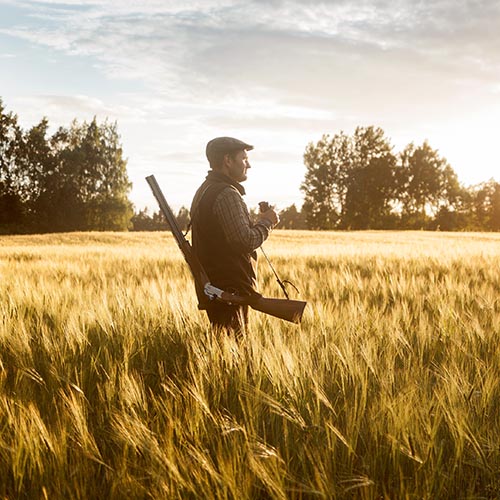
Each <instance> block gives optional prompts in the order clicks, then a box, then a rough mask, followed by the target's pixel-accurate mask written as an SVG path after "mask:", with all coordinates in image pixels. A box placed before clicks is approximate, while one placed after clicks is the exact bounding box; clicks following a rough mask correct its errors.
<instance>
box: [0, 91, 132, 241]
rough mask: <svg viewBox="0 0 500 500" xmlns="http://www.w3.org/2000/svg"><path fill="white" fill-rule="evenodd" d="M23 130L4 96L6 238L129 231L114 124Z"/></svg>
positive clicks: (1, 189)
mask: <svg viewBox="0 0 500 500" xmlns="http://www.w3.org/2000/svg"><path fill="white" fill-rule="evenodd" d="M48 129H49V123H48V121H47V119H46V118H44V119H42V120H41V121H40V123H38V124H36V125H34V126H33V127H31V128H30V129H29V130H23V129H22V128H21V127H20V126H19V124H18V119H17V115H15V114H14V113H12V112H7V111H6V110H5V107H4V105H3V103H2V100H1V99H0V233H4V234H7V233H34V232H59V231H89V230H114V231H121V230H127V229H129V228H130V220H131V218H132V216H133V207H132V203H131V202H130V201H129V199H128V193H129V191H130V189H131V183H130V182H129V179H128V176H127V169H126V166H127V162H126V160H125V159H124V158H123V151H122V147H121V145H120V138H119V135H118V132H117V125H116V123H108V122H107V121H106V122H104V123H102V124H98V123H97V121H96V119H95V118H94V120H92V121H91V122H90V123H87V122H83V123H78V122H77V121H73V122H72V123H71V125H70V126H69V127H59V128H58V129H57V131H56V132H55V133H54V134H52V135H49V133H48Z"/></svg>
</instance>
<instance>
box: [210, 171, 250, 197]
mask: <svg viewBox="0 0 500 500" xmlns="http://www.w3.org/2000/svg"><path fill="white" fill-rule="evenodd" d="M206 180H207V181H210V182H224V183H226V184H231V186H234V187H235V188H236V189H237V190H238V191H239V192H240V194H241V195H242V196H243V195H244V194H245V188H244V187H243V186H242V185H241V184H240V183H239V182H236V181H235V180H233V179H231V177H229V176H227V175H226V174H223V173H221V172H217V171H215V170H209V171H208V175H207V177H206Z"/></svg>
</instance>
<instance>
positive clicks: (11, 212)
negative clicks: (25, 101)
mask: <svg viewBox="0 0 500 500" xmlns="http://www.w3.org/2000/svg"><path fill="white" fill-rule="evenodd" d="M22 142H23V141H22V131H21V129H20V127H19V125H18V124H17V116H16V115H15V114H13V113H12V112H10V113H7V112H6V111H5V108H4V105H3V102H2V100H1V99H0V232H3V233H9V232H17V231H19V230H22V229H23V227H24V225H25V223H26V220H25V217H26V207H25V205H24V201H25V200H23V195H22V190H21V187H22V183H21V178H22V173H21V171H20V165H19V158H20V157H21V156H22V154H23V153H22Z"/></svg>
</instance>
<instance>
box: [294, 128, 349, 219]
mask: <svg viewBox="0 0 500 500" xmlns="http://www.w3.org/2000/svg"><path fill="white" fill-rule="evenodd" d="M351 162H352V143H351V140H350V138H349V137H348V136H347V135H346V134H344V133H343V132H340V133H339V134H336V135H334V136H333V137H330V136H329V135H326V134H325V135H323V137H322V138H321V139H320V140H319V141H318V143H317V144H313V143H312V142H311V143H309V144H308V145H307V147H306V150H305V153H304V164H305V166H306V174H305V178H304V182H303V183H302V185H301V187H300V189H301V190H302V191H303V192H304V195H305V196H304V204H303V206H302V211H303V213H304V217H305V220H306V224H307V227H308V228H309V229H333V228H335V227H336V226H337V224H338V222H339V220H340V217H341V214H342V212H343V208H344V205H345V197H346V193H347V182H346V180H347V177H348V175H347V174H348V170H349V167H350V164H351Z"/></svg>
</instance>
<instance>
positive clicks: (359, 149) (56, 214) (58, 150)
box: [0, 99, 500, 234]
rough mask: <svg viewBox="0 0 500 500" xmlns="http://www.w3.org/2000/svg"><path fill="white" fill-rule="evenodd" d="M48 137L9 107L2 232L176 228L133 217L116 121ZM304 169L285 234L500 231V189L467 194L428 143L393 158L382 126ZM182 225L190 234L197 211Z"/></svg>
mask: <svg viewBox="0 0 500 500" xmlns="http://www.w3.org/2000/svg"><path fill="white" fill-rule="evenodd" d="M48 129H49V124H48V121H47V119H45V118H44V119H42V120H41V121H40V123H38V124H36V125H34V126H33V127H31V128H30V129H29V130H23V129H22V128H21V127H20V126H19V124H18V120H17V116H16V115H15V114H14V113H12V112H7V111H6V110H5V108H4V106H3V103H2V100H1V99H0V233H3V234H8V233H20V232H22V233H33V232H59V231H88V230H114V231H123V230H130V229H131V230H147V231H154V230H165V229H168V228H167V224H166V222H165V221H164V220H163V218H162V216H161V215H160V213H159V212H156V213H153V214H152V215H150V214H149V213H148V212H147V210H140V211H138V212H136V213H134V210H133V205H132V203H131V202H130V201H129V199H128V194H129V192H130V189H131V183H130V181H129V179H128V176H127V169H126V167H127V162H126V160H125V159H124V158H123V151H122V147H121V144H120V137H119V135H118V132H117V125H116V123H109V122H107V121H105V122H104V123H101V124H98V123H97V121H96V119H95V118H94V119H93V120H92V121H91V122H90V123H87V122H83V123H78V122H77V121H73V122H72V123H71V124H70V126H69V127H59V128H58V129H57V131H56V132H55V133H53V134H52V135H49V133H48ZM304 164H305V167H306V172H305V177H304V181H303V183H302V185H301V190H302V191H303V193H304V204H303V206H302V208H301V209H298V208H297V207H296V205H291V206H289V207H287V208H285V209H283V210H281V211H280V214H279V215H280V219H281V220H280V224H279V226H278V227H280V228H284V229H353V230H354V229H434V230H435V229H442V230H450V231H453V230H473V231H498V230H500V184H499V183H498V182H496V181H494V180H493V179H491V180H489V181H487V182H483V183H481V184H479V185H476V186H470V187H465V186H463V185H462V184H461V183H460V182H459V181H458V178H457V175H456V173H455V172H454V170H453V169H452V168H451V166H450V165H449V164H448V162H447V161H446V159H445V158H442V157H441V156H440V155H439V154H438V152H437V151H436V150H434V149H432V147H431V146H430V145H429V144H428V142H424V143H423V144H422V145H420V146H415V145H414V144H413V143H412V144H409V145H408V146H406V147H405V148H404V150H403V151H402V152H401V153H394V152H393V149H392V147H391V145H390V142H389V140H388V138H387V137H386V136H385V133H384V131H383V130H382V129H381V128H375V127H373V126H372V127H358V128H357V129H356V130H355V132H354V134H353V135H347V134H345V133H344V132H340V133H337V134H335V135H333V136H330V135H324V136H323V137H322V138H321V139H320V140H319V141H318V142H317V143H310V144H308V145H307V147H306V150H305V153H304ZM177 219H178V222H179V225H180V226H181V228H182V229H183V230H185V229H186V228H187V226H188V222H189V211H188V209H187V208H185V207H181V209H180V210H179V212H178V214H177Z"/></svg>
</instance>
